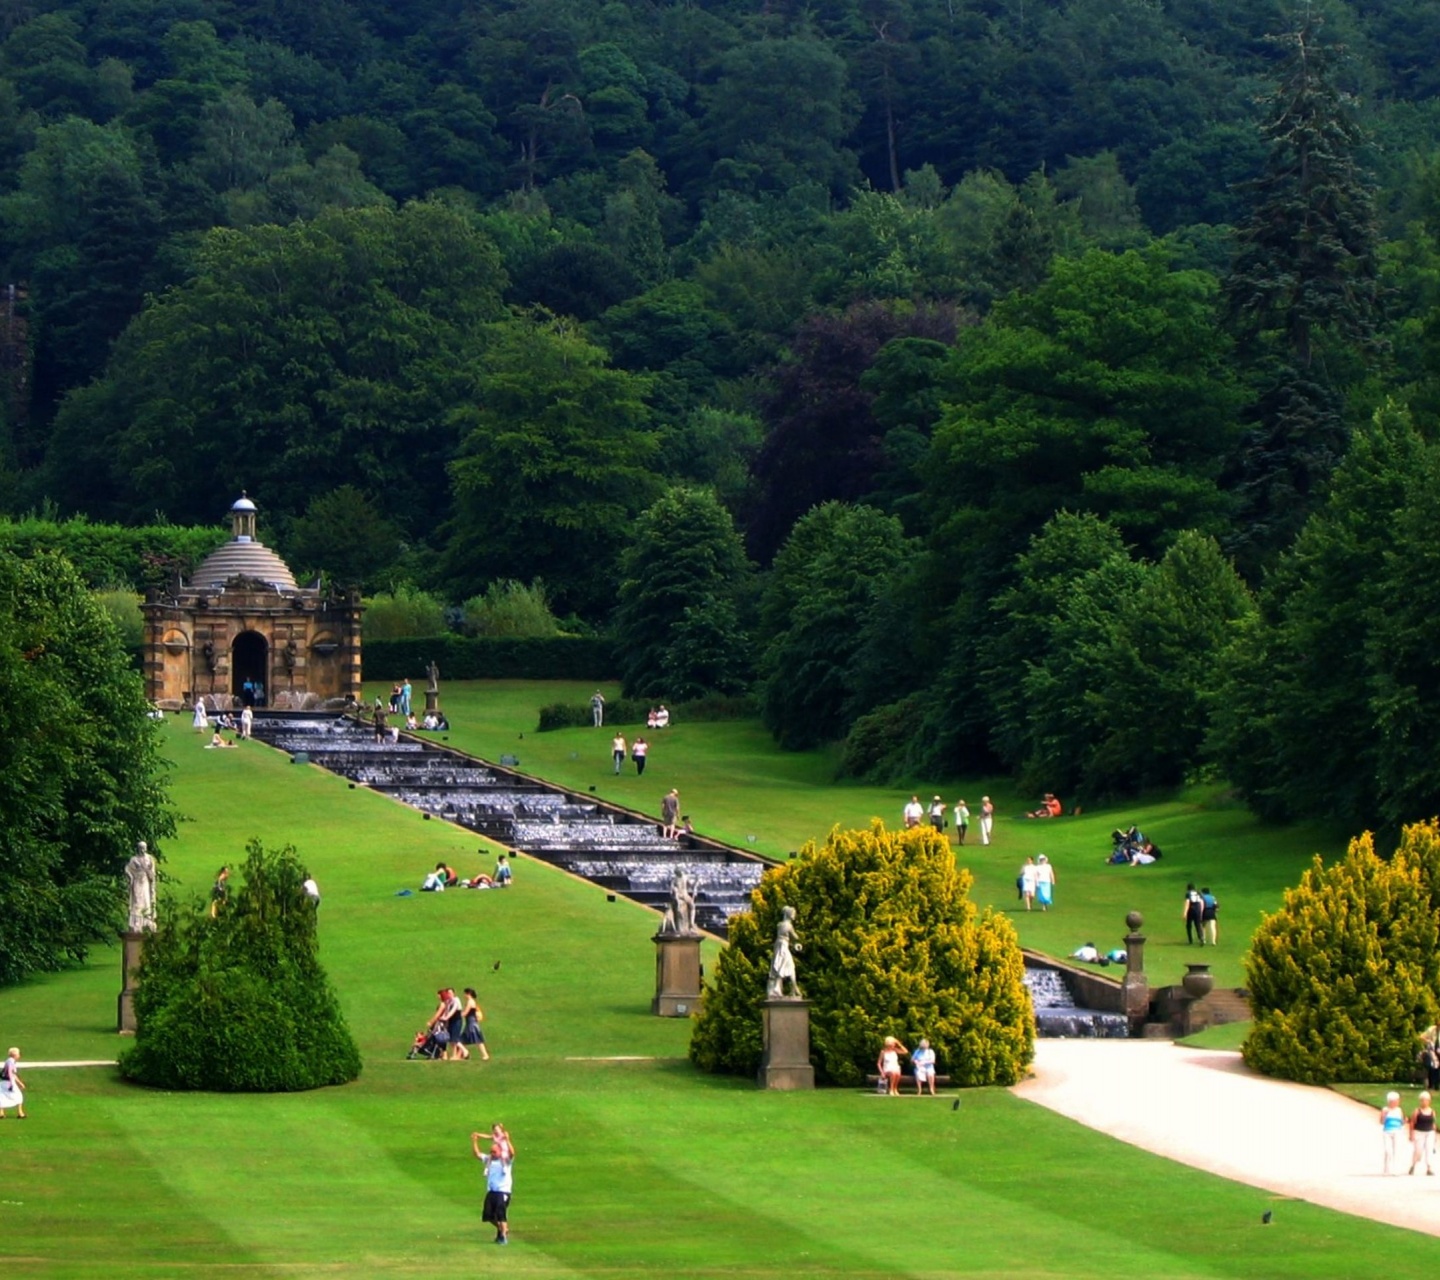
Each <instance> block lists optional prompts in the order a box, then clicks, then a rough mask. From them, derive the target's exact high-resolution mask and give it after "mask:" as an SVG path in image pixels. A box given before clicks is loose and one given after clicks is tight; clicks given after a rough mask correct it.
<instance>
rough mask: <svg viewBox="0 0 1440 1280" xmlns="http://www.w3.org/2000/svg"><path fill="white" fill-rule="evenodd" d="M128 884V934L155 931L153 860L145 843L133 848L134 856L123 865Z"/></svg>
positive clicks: (141, 842)
mask: <svg viewBox="0 0 1440 1280" xmlns="http://www.w3.org/2000/svg"><path fill="white" fill-rule="evenodd" d="M125 878H126V879H127V880H128V881H129V882H130V932H131V933H152V932H154V929H155V859H154V858H152V857H151V856H150V850H149V848H148V847H147V846H146V844H145V841H143V840H141V841H140V842H139V843H138V844H137V845H136V846H135V855H134V857H132V858H131V859H130V861H129V862H127V863H126V864H125Z"/></svg>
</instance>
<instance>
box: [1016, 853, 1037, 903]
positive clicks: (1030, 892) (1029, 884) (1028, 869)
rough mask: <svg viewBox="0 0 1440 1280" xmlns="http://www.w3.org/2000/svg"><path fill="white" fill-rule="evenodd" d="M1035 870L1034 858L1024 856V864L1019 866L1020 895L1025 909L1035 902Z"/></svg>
mask: <svg viewBox="0 0 1440 1280" xmlns="http://www.w3.org/2000/svg"><path fill="white" fill-rule="evenodd" d="M1035 872H1036V866H1035V859H1034V858H1026V859H1025V865H1024V866H1023V867H1021V868H1020V896H1021V897H1022V898H1023V899H1024V900H1025V910H1026V911H1029V910H1030V908H1031V907H1032V906H1033V905H1034V904H1035Z"/></svg>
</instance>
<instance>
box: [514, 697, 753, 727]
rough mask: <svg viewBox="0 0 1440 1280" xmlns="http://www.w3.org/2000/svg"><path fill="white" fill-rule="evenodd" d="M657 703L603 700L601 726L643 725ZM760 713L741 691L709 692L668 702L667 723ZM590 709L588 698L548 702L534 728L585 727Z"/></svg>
mask: <svg viewBox="0 0 1440 1280" xmlns="http://www.w3.org/2000/svg"><path fill="white" fill-rule="evenodd" d="M656 705H658V704H657V702H656V701H655V700H653V699H650V698H616V699H614V700H613V701H610V702H607V703H606V704H605V726H606V728H609V727H610V726H611V725H615V726H616V727H617V728H627V727H629V726H631V725H638V726H641V727H643V726H644V724H645V722H646V720H647V719H648V718H649V716H650V709H651V708H652V707H654V706H656ZM759 714H760V709H759V707H758V706H756V704H755V700H754V699H753V698H750V697H746V696H744V695H740V694H735V695H730V694H723V693H712V694H707V695H706V696H705V697H703V698H696V699H694V700H693V701H691V702H672V703H670V723H671V724H675V723H676V722H677V721H678V722H684V723H692V724H693V723H698V722H700V721H705V720H749V719H752V718H754V717H756V716H758V715H759ZM592 722H593V712H592V711H591V709H590V704H589V703H588V702H583V703H582V702H552V703H551V704H550V705H549V706H548V707H541V708H540V724H539V726H538V731H539V732H540V733H546V732H548V731H549V730H551V729H588V728H589V727H590V725H591V723H592Z"/></svg>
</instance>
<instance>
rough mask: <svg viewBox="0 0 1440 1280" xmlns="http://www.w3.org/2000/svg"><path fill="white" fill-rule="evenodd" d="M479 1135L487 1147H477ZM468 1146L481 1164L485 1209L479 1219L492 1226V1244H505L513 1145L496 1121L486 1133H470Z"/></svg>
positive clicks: (513, 1160)
mask: <svg viewBox="0 0 1440 1280" xmlns="http://www.w3.org/2000/svg"><path fill="white" fill-rule="evenodd" d="M482 1138H486V1139H488V1140H489V1141H490V1149H489V1151H481V1150H480V1141H481V1139H482ZM470 1147H471V1149H472V1150H473V1151H474V1152H475V1159H477V1160H479V1161H480V1162H481V1163H482V1164H483V1165H484V1166H485V1210H484V1212H483V1213H482V1214H481V1221H483V1222H489V1223H491V1224H492V1225H493V1226H494V1227H495V1243H496V1244H509V1243H510V1223H509V1220H508V1219H509V1213H510V1188H511V1184H512V1175H511V1167H512V1166H513V1165H514V1163H515V1146H514V1144H513V1143H512V1142H511V1141H510V1135H509V1134H508V1133H506V1132H505V1130H504V1129H503V1128H501V1126H499V1125H496V1126H495V1128H494V1129H493V1130H492V1131H491V1132H490V1133H488V1134H483V1133H472V1134H471V1135H470Z"/></svg>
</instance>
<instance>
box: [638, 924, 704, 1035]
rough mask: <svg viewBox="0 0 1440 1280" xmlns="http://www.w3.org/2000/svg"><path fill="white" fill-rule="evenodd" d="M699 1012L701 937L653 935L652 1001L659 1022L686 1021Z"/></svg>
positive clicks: (678, 934)
mask: <svg viewBox="0 0 1440 1280" xmlns="http://www.w3.org/2000/svg"><path fill="white" fill-rule="evenodd" d="M699 1008H700V935H699V934H698V933H697V934H694V935H691V936H686V935H685V934H681V933H657V934H656V935H655V999H654V1000H652V1001H651V1002H650V1012H651V1013H653V1014H655V1016H656V1017H659V1018H688V1017H689V1016H690V1015H691V1014H692V1013H695V1012H696V1011H697V1010H698V1009H699Z"/></svg>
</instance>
